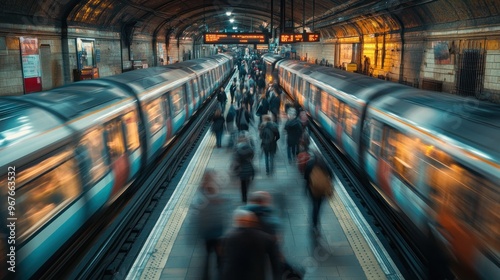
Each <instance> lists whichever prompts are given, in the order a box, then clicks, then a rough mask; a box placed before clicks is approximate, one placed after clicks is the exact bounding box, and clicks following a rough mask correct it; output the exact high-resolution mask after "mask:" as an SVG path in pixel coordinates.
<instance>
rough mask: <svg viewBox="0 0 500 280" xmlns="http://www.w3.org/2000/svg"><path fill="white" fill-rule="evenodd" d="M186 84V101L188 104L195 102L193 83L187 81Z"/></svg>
mask: <svg viewBox="0 0 500 280" xmlns="http://www.w3.org/2000/svg"><path fill="white" fill-rule="evenodd" d="M184 86H185V89H184V92H185V93H186V97H187V98H186V102H187V103H188V104H193V91H192V88H191V83H190V82H187V83H185V84H184Z"/></svg>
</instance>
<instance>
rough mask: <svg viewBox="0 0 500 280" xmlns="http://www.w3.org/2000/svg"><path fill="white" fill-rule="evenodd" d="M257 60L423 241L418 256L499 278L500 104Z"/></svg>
mask: <svg viewBox="0 0 500 280" xmlns="http://www.w3.org/2000/svg"><path fill="white" fill-rule="evenodd" d="M263 60H264V62H265V64H266V76H267V79H268V81H275V82H278V83H279V84H280V85H281V87H282V88H283V89H284V90H285V91H286V92H287V93H288V94H289V95H290V96H291V97H292V99H294V100H295V101H296V102H298V103H299V104H300V105H301V107H302V108H304V110H306V111H307V112H308V114H309V115H310V116H311V117H312V119H313V120H314V121H315V123H317V124H318V125H319V126H320V127H321V129H322V130H323V131H324V132H325V133H327V134H328V135H329V137H330V139H331V142H332V143H333V144H334V145H335V146H336V147H337V148H338V149H339V150H340V151H341V152H342V153H343V154H345V156H346V158H347V159H348V160H349V161H350V162H351V163H352V164H353V165H354V166H355V167H356V168H358V169H359V171H360V174H362V176H363V177H364V178H366V181H367V184H366V185H367V186H370V188H372V189H373V190H375V191H376V192H375V193H376V194H377V195H379V196H380V198H381V199H382V201H384V202H385V203H387V205H388V206H389V209H392V212H393V213H394V214H395V216H396V217H398V219H399V220H400V221H401V224H402V225H403V227H404V228H403V230H405V231H407V232H409V233H411V234H413V235H414V236H416V239H417V240H419V239H422V240H426V241H429V240H431V241H433V242H430V243H429V242H427V243H425V244H426V245H424V247H420V248H421V249H422V250H423V253H424V254H425V252H426V251H427V257H428V260H446V261H445V263H447V264H448V266H449V267H450V268H451V270H452V271H453V272H454V274H455V275H458V276H459V277H460V278H462V279H500V194H499V188H500V145H499V143H498V141H499V140H500V105H498V104H492V103H486V102H482V101H479V100H476V99H472V98H463V97H459V96H455V95H452V94H446V93H437V92H431V91H424V90H420V89H416V88H412V87H408V86H404V85H400V84H397V83H391V82H387V81H383V80H379V79H375V78H371V77H368V76H365V75H360V74H356V73H349V72H346V71H343V70H340V69H334V68H330V67H323V66H318V65H315V64H309V63H305V62H300V61H296V60H289V59H283V58H281V57H278V56H272V55H268V56H264V58H263ZM276 79H278V81H276ZM433 245H436V246H439V248H440V250H439V251H437V250H436V248H425V246H433ZM437 252H443V254H440V255H442V257H439V258H437V257H436V256H433V255H434V254H438V253H437ZM429 256H430V257H429ZM431 265H436V264H431Z"/></svg>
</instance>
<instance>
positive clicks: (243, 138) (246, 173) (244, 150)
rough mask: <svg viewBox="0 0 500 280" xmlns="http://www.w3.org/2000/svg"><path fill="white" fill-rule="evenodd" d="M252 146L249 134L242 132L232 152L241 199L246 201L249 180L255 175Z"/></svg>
mask: <svg viewBox="0 0 500 280" xmlns="http://www.w3.org/2000/svg"><path fill="white" fill-rule="evenodd" d="M253 157H254V148H253V145H252V143H251V140H250V139H249V136H248V135H247V134H246V133H245V132H244V133H242V134H241V135H240V137H239V138H238V144H236V150H235V152H234V159H233V161H234V163H235V165H236V166H237V167H238V168H237V169H238V171H237V172H238V177H239V178H240V181H241V201H242V202H243V203H245V204H246V203H247V194H248V188H249V186H250V182H251V181H252V180H253V177H254V175H255V168H254V166H253Z"/></svg>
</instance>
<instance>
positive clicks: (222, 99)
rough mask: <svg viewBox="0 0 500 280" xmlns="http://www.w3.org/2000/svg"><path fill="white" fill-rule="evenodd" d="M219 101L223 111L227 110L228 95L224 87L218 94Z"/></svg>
mask: <svg viewBox="0 0 500 280" xmlns="http://www.w3.org/2000/svg"><path fill="white" fill-rule="evenodd" d="M217 101H219V104H220V107H221V109H222V113H224V112H225V111H226V102H227V95H226V92H225V91H224V87H221V88H220V90H219V93H218V94H217Z"/></svg>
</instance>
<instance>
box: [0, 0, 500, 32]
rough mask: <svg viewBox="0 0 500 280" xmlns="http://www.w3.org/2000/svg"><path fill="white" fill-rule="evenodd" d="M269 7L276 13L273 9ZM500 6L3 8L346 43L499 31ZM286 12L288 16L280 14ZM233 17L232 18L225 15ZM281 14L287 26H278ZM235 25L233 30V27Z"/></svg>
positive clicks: (335, 1) (366, 2)
mask: <svg viewBox="0 0 500 280" xmlns="http://www.w3.org/2000/svg"><path fill="white" fill-rule="evenodd" d="M271 2H273V7H272V8H271ZM499 4H500V3H499V0H385V1H374V0H307V1H306V0H267V1H266V0H253V1H243V0H189V1H182V0H83V1H80V0H3V1H0V22H3V23H22V24H24V25H25V26H29V25H30V24H33V25H44V24H45V25H55V26H65V25H67V26H76V27H78V26H86V27H90V28H95V29H102V30H114V31H119V30H123V29H124V28H129V29H130V28H132V29H133V31H134V32H139V33H143V34H151V35H155V36H165V35H167V34H169V35H175V36H176V37H194V38H197V37H198V36H199V35H200V34H202V33H203V32H206V31H210V32H218V31H232V27H233V26H236V27H237V28H238V30H239V31H244V32H252V31H262V30H269V29H270V26H271V24H270V23H271V10H272V16H273V28H275V29H277V30H278V31H280V28H281V25H282V24H281V22H285V20H287V21H288V20H291V19H292V18H293V22H294V28H295V31H296V32H301V31H302V30H303V23H305V27H306V28H307V30H308V31H316V32H321V33H322V37H323V38H329V37H333V38H342V37H349V36H360V35H362V34H373V33H377V32H390V31H397V30H401V29H403V28H404V29H406V30H408V29H417V30H418V29H422V30H427V29H431V28H435V26H440V27H441V28H450V29H453V28H458V27H463V26H478V25H481V26H483V25H484V26H488V25H498V23H499V22H500V20H499V18H500V5H499ZM282 6H284V13H282V9H281V7H282ZM227 11H231V12H232V15H231V16H230V17H229V16H227V15H226V14H225V13H226V12H227ZM281 14H284V18H285V20H284V21H282V20H281ZM229 18H234V20H235V21H234V23H232V24H231V23H230V22H229Z"/></svg>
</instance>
